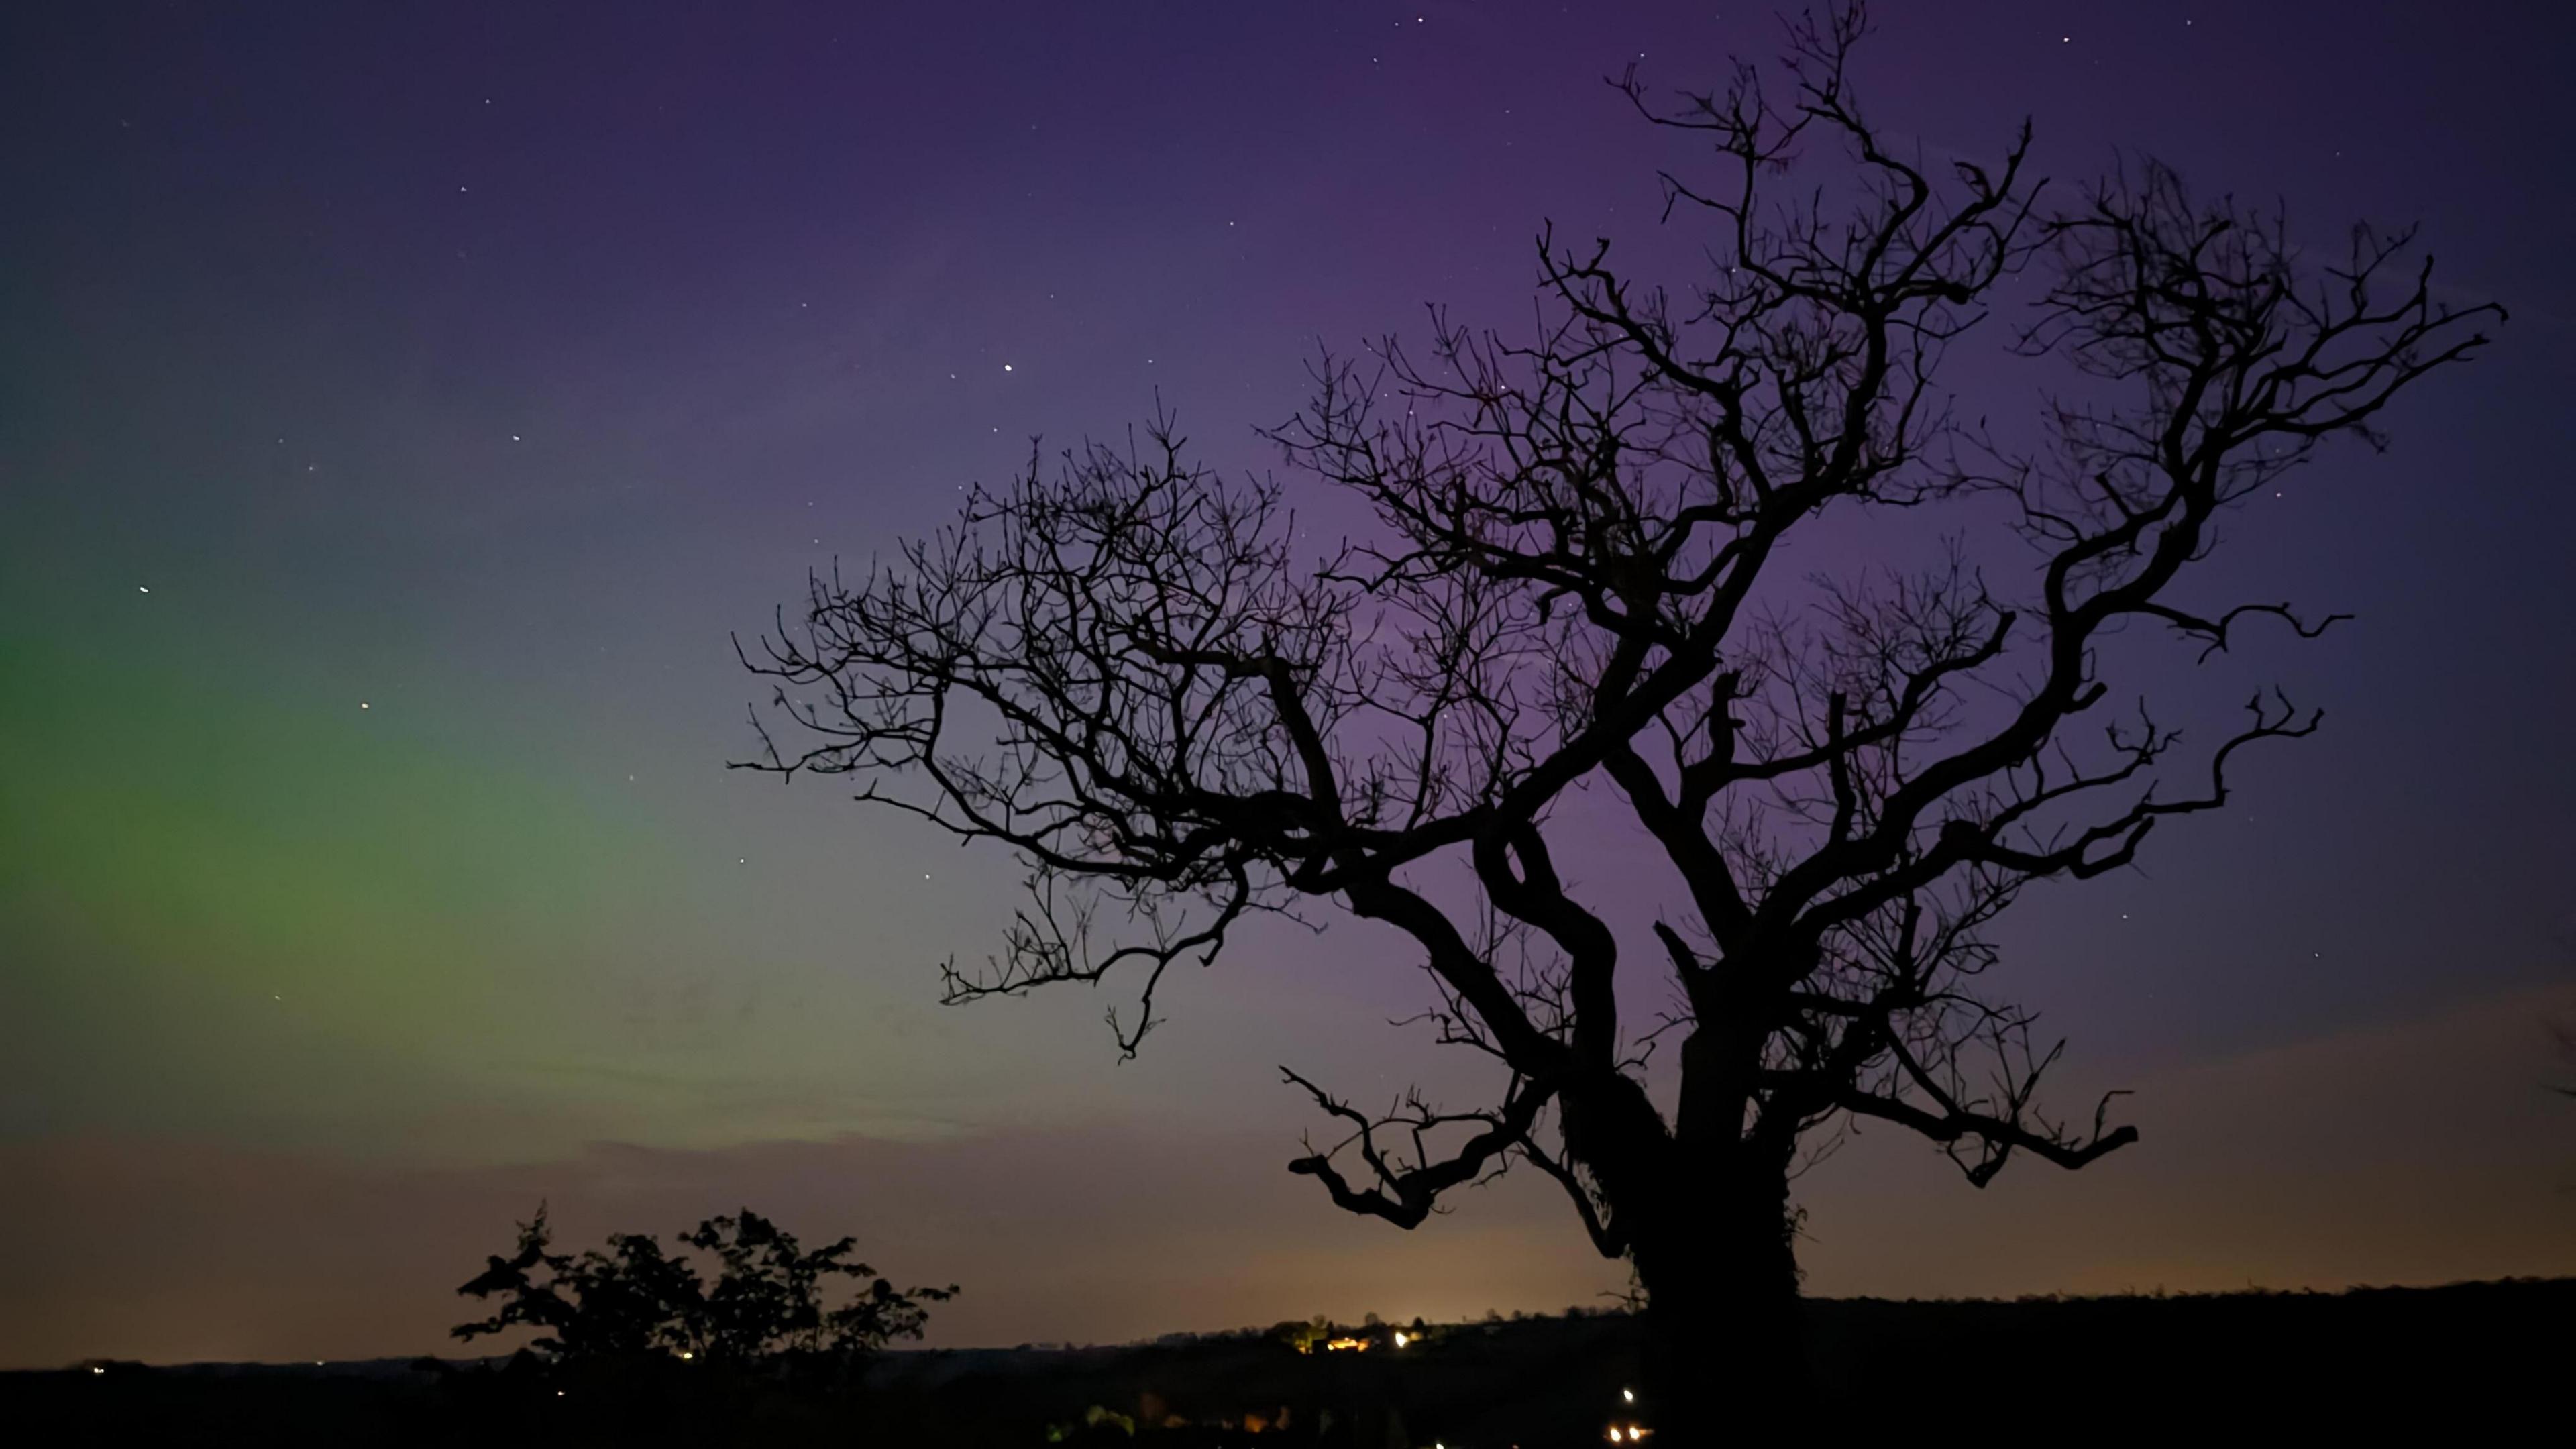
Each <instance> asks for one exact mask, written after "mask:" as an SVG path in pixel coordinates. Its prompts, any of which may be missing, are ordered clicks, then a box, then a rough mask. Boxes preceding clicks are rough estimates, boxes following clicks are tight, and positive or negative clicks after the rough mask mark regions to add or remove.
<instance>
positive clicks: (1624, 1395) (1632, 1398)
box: [1619, 1389, 1637, 1404]
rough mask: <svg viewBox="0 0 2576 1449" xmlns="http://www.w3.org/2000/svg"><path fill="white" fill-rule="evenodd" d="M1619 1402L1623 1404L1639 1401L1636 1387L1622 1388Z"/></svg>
mask: <svg viewBox="0 0 2576 1449" xmlns="http://www.w3.org/2000/svg"><path fill="white" fill-rule="evenodd" d="M1619 1402H1621V1403H1623V1404H1633V1403H1635V1402H1637V1391H1636V1390H1635V1389H1621V1390H1620V1391H1619Z"/></svg>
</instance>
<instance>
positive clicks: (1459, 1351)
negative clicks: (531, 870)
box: [0, 1279, 2576, 1449]
mask: <svg viewBox="0 0 2576 1449" xmlns="http://www.w3.org/2000/svg"><path fill="white" fill-rule="evenodd" d="M1807 1317H1808V1324H1809V1333H1810V1340H1811V1347H1812V1349H1813V1356H1814V1359H1815V1362H1816V1370H1817V1379H1818V1384H1817V1387H1816V1389H1815V1391H1814V1392H1813V1393H1812V1394H1811V1395H1809V1396H1807V1397H1806V1398H1805V1399H1803V1400H1802V1401H1800V1402H1797V1403H1791V1404H1783V1403H1781V1402H1779V1401H1778V1397H1777V1396H1776V1395H1774V1394H1772V1393H1770V1392H1769V1388H1770V1386H1768V1385H1763V1384H1757V1383H1738V1382H1731V1381H1729V1380H1728V1378H1727V1376H1726V1374H1725V1372H1724V1367H1723V1365H1714V1366H1712V1368H1711V1372H1710V1374H1709V1375H1708V1378H1707V1380H1706V1382H1705V1383H1704V1384H1703V1385H1702V1386H1701V1387H1700V1389H1699V1391H1700V1392H1706V1393H1711V1394H1719V1395H1724V1396H1726V1397H1728V1398H1730V1399H1734V1400H1737V1401H1740V1402H1741V1403H1743V1405H1744V1406H1745V1413H1746V1415H1747V1424H1748V1427H1756V1426H1760V1427H1769V1426H1772V1425H1774V1424H1776V1423H1778V1422H1780V1421H1781V1420H1782V1419H1783V1418H1784V1417H1785V1418H1786V1419H1787V1420H1789V1421H1793V1422H1797V1423H1801V1424H1804V1425H1806V1426H1807V1427H1808V1429H1809V1430H1811V1431H1812V1432H1815V1433H1818V1434H1821V1435H1823V1436H1824V1438H1825V1439H1826V1440H1827V1442H1833V1441H1835V1440H1837V1439H1839V1438H1840V1437H1841V1433H1842V1432H1843V1431H1848V1430H1850V1429H1855V1428H1860V1427H1872V1426H1879V1425H1913V1426H1916V1427H1918V1428H1920V1429H1922V1430H1923V1431H1925V1432H1931V1433H1934V1434H1936V1435H1937V1436H1938V1437H1942V1438H1947V1437H1949V1436H1950V1434H1951V1433H1954V1432H1970V1431H1974V1430H1977V1429H1980V1428H1983V1429H1992V1430H2000V1429H2005V1428H2010V1427H2015V1426H2021V1427H2024V1428H2032V1429H2036V1428H2041V1427H2043V1426H2048V1427H2052V1428H2053V1433H2052V1439H2056V1438H2059V1437H2063V1438H2069V1439H2072V1440H2074V1441H2077V1442H2085V1441H2090V1440H2092V1439H2095V1438H2097V1437H2099V1436H2100V1435H2101V1434H2103V1433H2105V1432H2109V1431H2111V1430H2114V1429H2116V1428H2118V1427H2119V1426H2121V1425H2125V1424H2133V1423H2135V1422H2137V1421H2140V1420H2154V1421H2157V1422H2178V1421H2192V1420H2197V1421H2202V1422H2203V1423H2204V1424H2207V1425H2215V1424H2218V1423H2221V1422H2223V1423H2225V1424H2226V1425H2227V1426H2229V1428H2230V1430H2231V1431H2237V1430H2242V1429H2245V1428H2247V1427H2250V1426H2251V1425H2252V1424H2253V1423H2257V1422H2262V1421H2268V1420H2278V1421H2279V1422H2280V1423H2282V1424H2284V1425H2298V1426H2305V1427H2307V1428H2310V1429H2313V1428H2314V1427H2316V1426H2318V1425H2321V1424H2338V1425H2344V1424H2350V1425H2361V1424H2365V1423H2373V1422H2375V1423H2376V1424H2377V1425H2378V1426H2380V1427H2386V1426H2387V1425H2389V1424H2391V1423H2394V1422H2397V1421H2398V1420H2397V1419H2392V1418H2391V1417H2390V1416H2392V1415H2394V1416H2399V1417H2400V1418H2404V1419H2415V1418H2419V1417H2423V1416H2439V1417H2440V1418H2441V1419H2443V1420H2445V1421H2448V1422H2449V1423H2450V1424H2452V1425H2454V1426H2457V1427H2468V1426H2472V1425H2476V1424H2481V1423H2486V1422H2495V1423H2503V1422H2506V1421H2507V1420H2508V1419H2520V1418H2525V1417H2528V1416H2531V1415H2534V1414H2539V1415H2546V1416H2548V1418H2549V1419H2560V1418H2563V1414H2564V1409H2565V1405H2566V1402H2567V1397H2568V1391H2567V1389H2566V1387H2565V1385H2566V1383H2567V1382H2568V1379H2567V1377H2566V1374H2567V1369H2568V1365H2569V1359H2570V1349H2571V1348H2576V1279H2546V1280H2543V1279H2518V1280H2507V1281H2504V1282H2494V1283H2462V1284H2455V1285H2452V1286H2449V1287H2443V1288H2367V1289H2355V1290H2352V1291H2350V1292H2345V1293H2335V1294H2316V1293H2234V1294H2214V1295H2190V1296H2173V1297H2163V1296H2149V1295H2139V1296H2124V1297H2111V1298H2045V1299H2022V1300H2018V1301H2012V1302H1996V1301H1959V1302H1890V1301H1885V1300H1879V1299H1843V1300H1819V1301H1815V1302H1811V1303H1810V1304H1808V1305H1807ZM1636 1328H1637V1325H1636V1323H1635V1322H1634V1320H1632V1319H1630V1318H1628V1317H1626V1316H1624V1315H1620V1314H1599V1315H1580V1316H1572V1317H1562V1318H1539V1319H1529V1320H1515V1321H1493V1322H1486V1323H1471V1324H1448V1325H1427V1326H1423V1327H1422V1328H1419V1329H1417V1328H1415V1327H1412V1326H1406V1327H1403V1328H1398V1327H1397V1326H1393V1325H1386V1326H1376V1327H1371V1328H1354V1327H1332V1328H1328V1329H1324V1330H1322V1331H1320V1332H1318V1331H1316V1330H1314V1329H1312V1328H1304V1327H1301V1326H1299V1325H1282V1326H1281V1327H1280V1328H1279V1329H1274V1330H1246V1331H1244V1332H1241V1333H1237V1334H1209V1335H1174V1336H1173V1337H1172V1338H1169V1339H1165V1340H1162V1341H1158V1342H1155V1343H1150V1344H1138V1345H1130V1346H1126V1347H1104V1348H1074V1349H1039V1348H1024V1349H981V1350H965V1351H937V1350H932V1351H915V1352H906V1353H896V1354H888V1355H886V1356H885V1357H884V1358H883V1359H882V1360H880V1361H879V1363H878V1365H877V1367H876V1369H875V1370H874V1371H873V1372H872V1373H871V1374H870V1375H869V1377H868V1381H867V1383H866V1385H865V1387H864V1388H862V1389H860V1390H857V1391H854V1392H848V1393H843V1394H840V1395H835V1396H830V1397H825V1398H804V1399H789V1398H785V1397H783V1396H780V1395H777V1394H775V1393H773V1392H768V1391H763V1390H761V1389H758V1388H756V1387H749V1388H746V1387H744V1386H733V1387H731V1388H729V1389H727V1390H725V1391H723V1392H711V1391H707V1390H706V1389H705V1387H704V1381H702V1380H692V1379H690V1378H689V1377H688V1376H687V1374H686V1373H685V1371H684V1370H677V1369H664V1368H657V1369H655V1370H653V1371H652V1372H651V1373H650V1374H647V1375H643V1376H628V1377H623V1378H619V1379H614V1380H599V1379H595V1378H594V1379H588V1380H566V1379H540V1378H538V1377H536V1376H533V1375H530V1374H527V1373H524V1372H520V1371H513V1370H510V1369H507V1368H505V1367H504V1366H502V1365H501V1364H499V1363H496V1362H494V1361H488V1360H485V1361H474V1362H472V1363H470V1364H456V1363H448V1364H444V1365H440V1366H436V1367H433V1366H432V1362H431V1361H427V1360H421V1361H413V1362H408V1363H406V1362H401V1361H390V1360H382V1361H376V1362H372V1363H365V1364H335V1365H327V1366H315V1365H192V1366H186V1367H178V1368H163V1369H153V1368H146V1367H143V1366H140V1365H124V1364H98V1365H83V1366H81V1367H79V1368H76V1369H71V1370H64V1371H57V1372H51V1373H19V1374H9V1375H0V1423H7V1424H10V1425H12V1426H13V1427H14V1426H31V1425H44V1426H49V1427H50V1430H51V1433H52V1434H54V1435H57V1436H59V1435H64V1434H69V1435H71V1436H73V1437H76V1438H78V1439H80V1440H83V1441H86V1442H108V1441H109V1440H110V1439H111V1438H128V1439H133V1441H134V1442H147V1440H145V1439H142V1438H138V1437H136V1436H151V1440H150V1441H156V1442H191V1443H204V1442H251V1441H267V1442H281V1441H293V1442H308V1443H311V1442H325V1441H330V1442H350V1443H360V1442H364V1443H379V1444H383V1443H401V1444H452V1445H484V1444H495V1443H519V1442H544V1443H549V1444H564V1443H636V1442H656V1443H675V1442H689V1443H694V1444H726V1443H789V1442H793V1443H797V1444H804V1443H811V1442H832V1443H870V1444H873V1443H901V1444H906V1445H929V1446H943V1445H955V1446H960V1449H978V1446H987V1445H990V1446H1015V1445H1039V1444H1047V1443H1058V1444H1065V1443H1070V1444H1084V1445H1117V1446H1124V1445H1136V1446H1140V1449H1145V1446H1151V1449H1199V1446H1215V1445H1272V1444H1276V1445H1282V1446H1292V1445H1315V1446H1326V1445H1334V1446H1354V1449H1358V1446H1365V1449H1388V1446H1396V1449H1414V1446H1422V1445H1431V1444H1434V1443H1438V1444H1442V1445H1445V1446H1447V1449H1485V1446H1495V1449H1499V1446H1505V1445H1519V1446H1522V1449H1547V1446H1574V1445H1586V1446H1589V1445H1598V1444H1601V1443H1603V1442H1605V1440H1606V1438H1607V1431H1608V1430H1609V1429H1611V1428H1613V1427H1621V1428H1622V1429H1623V1433H1624V1428H1625V1426H1626V1425H1629V1424H1636V1425H1640V1426H1651V1424H1652V1422H1653V1404H1652V1402H1651V1398H1650V1397H1646V1396H1640V1398H1639V1399H1638V1401H1636V1402H1634V1403H1631V1402H1630V1401H1629V1400H1628V1399H1627V1398H1626V1397H1625V1396H1624V1393H1623V1391H1629V1390H1634V1389H1637V1388H1639V1387H1641V1386H1640V1385H1639V1384H1638V1381H1637V1377H1636V1344H1637V1333H1636ZM1398 1333H1402V1334H1403V1335H1404V1339H1405V1341H1404V1343H1403V1345H1402V1346H1401V1347H1398V1346H1396V1343H1395V1337H1396V1335H1397V1334H1398ZM1300 1338H1305V1339H1312V1340H1314V1341H1313V1342H1309V1343H1307V1344H1305V1348H1306V1350H1307V1351H1303V1352H1301V1351H1300V1348H1299V1347H1298V1346H1297V1345H1296V1343H1295V1342H1293V1340H1296V1339H1300ZM1334 1338H1342V1339H1344V1340H1345V1343H1346V1346H1345V1347H1344V1348H1342V1349H1339V1350H1336V1349H1333V1348H1330V1347H1328V1346H1327V1344H1328V1343H1329V1342H1330V1341H1331V1340H1332V1339H1334ZM1362 1342H1364V1343H1365V1344H1366V1345H1367V1346H1366V1347H1359V1346H1357V1344H1358V1343H1362ZM2546 1421H2547V1420H2543V1422H2546ZM19 1442H70V1440H69V1439H60V1438H45V1439H38V1440H20V1441H19Z"/></svg>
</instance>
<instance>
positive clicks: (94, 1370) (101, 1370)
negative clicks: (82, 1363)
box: [89, 1364, 107, 1374]
mask: <svg viewBox="0 0 2576 1449" xmlns="http://www.w3.org/2000/svg"><path fill="white" fill-rule="evenodd" d="M89 1371H90V1372H91V1373H94V1374H103V1373H105V1372H107V1370H106V1369H104V1368H101V1367H100V1366H98V1365H97V1364H91V1365H90V1366H89Z"/></svg>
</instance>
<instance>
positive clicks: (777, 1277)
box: [454, 1204, 957, 1379]
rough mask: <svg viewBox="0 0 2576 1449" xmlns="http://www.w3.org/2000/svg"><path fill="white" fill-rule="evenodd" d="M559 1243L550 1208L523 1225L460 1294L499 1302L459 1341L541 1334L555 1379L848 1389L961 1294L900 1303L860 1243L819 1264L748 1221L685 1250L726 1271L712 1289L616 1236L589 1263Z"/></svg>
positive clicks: (737, 1220)
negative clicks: (690, 1380)
mask: <svg viewBox="0 0 2576 1449" xmlns="http://www.w3.org/2000/svg"><path fill="white" fill-rule="evenodd" d="M553 1240H554V1239H553V1230H552V1228H551V1227H550V1226H549V1225H548V1223H547V1221H546V1210H545V1208H544V1206H543V1205H542V1204H540V1205H539V1206H538V1208H537V1213H536V1216H535V1217H533V1218H531V1219H529V1220H528V1221H527V1222H524V1223H521V1224H520V1225H519V1241H518V1246H517V1248H516V1249H515V1251H513V1252H512V1254H511V1255H510V1256H509V1257H506V1258H504V1257H499V1256H494V1257H492V1258H490V1259H488V1260H487V1262H486V1266H485V1268H484V1270H483V1272H482V1273H480V1274H479V1275H477V1276H476V1277H475V1278H474V1279H473V1280H472V1281H470V1282H468V1283H466V1284H465V1285H464V1286H463V1287H461V1288H459V1289H457V1290H456V1291H457V1292H458V1293H460V1294H464V1295H466V1296H468V1297H472V1298H486V1299H488V1298H498V1299H500V1300H501V1302H500V1308H499V1310H498V1311H497V1312H495V1313H494V1314H493V1315H492V1316H491V1317H489V1318H484V1319H480V1320H477V1321H476V1322H473V1323H463V1324H459V1325H457V1327H456V1328H455V1330H454V1332H455V1336H456V1337H458V1338H460V1339H464V1340H467V1341H471V1340H473V1339H475V1338H478V1337H481V1336H483V1335H485V1334H494V1333H502V1332H506V1331H508V1330H511V1329H514V1328H531V1329H535V1330H537V1331H538V1334H539V1336H538V1337H537V1338H535V1339H534V1340H532V1341H531V1342H530V1343H529V1345H528V1348H529V1351H530V1352H531V1353H532V1354H534V1355H535V1356H536V1358H537V1359H539V1360H540V1361H542V1362H544V1363H547V1364H550V1365H591V1364H610V1365H633V1364H639V1363H647V1362H653V1361H671V1360H677V1361H686V1362H692V1363H699V1364H703V1365H704V1366H705V1367H706V1368H707V1369H709V1370H716V1371H722V1370H728V1369H730V1370H735V1371H748V1372H763V1373H773V1374H780V1375H793V1376H797V1377H801V1378H808V1379H811V1378H814V1377H816V1376H818V1375H820V1376H823V1377H841V1376H845V1375H846V1374H847V1372H848V1370H849V1369H850V1368H852V1367H853V1366H855V1364H856V1363H857V1362H858V1361H860V1360H862V1359H864V1358H865V1357H866V1356H868V1355H869V1354H872V1353H875V1352H876V1351H877V1350H879V1349H881V1348H883V1347H885V1345H886V1344H887V1343H889V1342H891V1341H893V1340H895V1339H899V1338H914V1339H917V1338H919V1337H921V1333H922V1328H923V1326H924V1325H925V1324H926V1323H927V1322H928V1320H929V1316H930V1311H929V1306H928V1305H930V1304H933V1303H944V1302H946V1301H947V1300H948V1299H950V1298H952V1297H955V1296H956V1293H957V1287H956V1285H955V1284H950V1285H949V1286H948V1287H945V1288H907V1289H897V1288H896V1287H895V1286H894V1285H893V1284H891V1283H889V1282H887V1281H886V1280H885V1279H883V1278H880V1277H878V1276H877V1272H876V1270H875V1269H874V1268H871V1267H869V1266H868V1265H867V1264H865V1263H860V1262H853V1261H850V1255H851V1254H852V1253H853V1252H855V1251H856V1249H857V1243H856V1240H854V1239H851V1238H843V1239H841V1240H840V1241H839V1242H836V1243H832V1244H830V1245H828V1246H826V1247H821V1248H816V1249H814V1250H813V1251H811V1252H807V1251H804V1250H803V1248H802V1247H801V1246H800V1245H799V1244H798V1242H797V1240H796V1237H795V1235H793V1234H791V1233H788V1232H785V1231H783V1230H781V1229H780V1228H779V1227H778V1226H777V1225H776V1224H774V1223H772V1222H770V1221H769V1220H768V1219H767V1218H764V1217H762V1216H760V1215H759V1214H758V1213H755V1212H752V1211H750V1210H748V1209H745V1210H744V1211H743V1212H742V1214H741V1215H740V1216H738V1217H714V1218H709V1219H707V1220H706V1221H704V1222H702V1223H700V1224H698V1226H697V1227H696V1229H695V1230H693V1231H691V1232H689V1233H687V1234H685V1235H683V1236H682V1238H681V1239H680V1241H681V1243H682V1244H683V1245H685V1246H687V1247H691V1248H696V1249H698V1250H699V1251H701V1252H705V1253H710V1254H712V1255H714V1257H715V1259H716V1261H717V1262H718V1263H719V1264H721V1265H722V1266H721V1271H720V1272H719V1273H718V1275H717V1278H716V1281H715V1283H714V1285H713V1286H712V1287H710V1286H709V1285H708V1284H707V1283H706V1281H705V1280H704V1279H703V1278H701V1277H700V1276H699V1274H698V1271H697V1269H696V1268H695V1267H694V1266H692V1265H691V1263H690V1262H689V1260H688V1259H686V1258H674V1257H671V1256H669V1255H667V1254H665V1253H664V1252H663V1251H662V1245H661V1243H660V1242H659V1241H658V1240H656V1239H655V1238H652V1237H650V1236H648V1235H645V1234H641V1233H616V1234H612V1235H610V1237H609V1239H608V1250H607V1251H605V1252H602V1251H600V1250H599V1249H596V1248H594V1249H590V1250H587V1251H585V1252H583V1253H580V1254H578V1255H575V1254H570V1253H558V1252H555V1251H553ZM835 1278H847V1279H851V1280H854V1281H855V1282H856V1284H857V1286H858V1291H857V1293H856V1294H855V1295H853V1296H851V1297H849V1298H848V1300H847V1301H845V1302H841V1303H838V1304H837V1305H836V1304H834V1303H832V1302H831V1301H830V1299H831V1297H832V1295H831V1294H829V1292H828V1291H827V1290H828V1288H829V1286H830V1283H831V1280H833V1279H835Z"/></svg>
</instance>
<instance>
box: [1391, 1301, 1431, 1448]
mask: <svg viewBox="0 0 2576 1449" xmlns="http://www.w3.org/2000/svg"><path fill="white" fill-rule="evenodd" d="M1395 1346H1396V1347H1397V1348H1402V1347H1404V1330H1402V1329H1400V1328H1399V1329H1397V1330H1396V1332H1395ZM1431 1449H1440V1446H1439V1445H1437V1444H1434V1445H1432V1446H1431Z"/></svg>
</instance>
